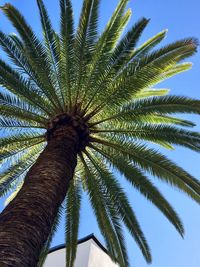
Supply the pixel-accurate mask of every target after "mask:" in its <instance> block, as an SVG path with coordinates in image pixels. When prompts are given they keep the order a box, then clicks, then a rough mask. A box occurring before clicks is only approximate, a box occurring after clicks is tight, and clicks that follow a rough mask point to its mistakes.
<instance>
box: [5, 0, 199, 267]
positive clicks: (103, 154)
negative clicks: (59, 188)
mask: <svg viewBox="0 0 200 267" xmlns="http://www.w3.org/2000/svg"><path fill="white" fill-rule="evenodd" d="M99 2H100V0H85V1H84V3H83V7H82V11H81V15H80V21H79V24H78V27H77V29H76V30H75V29H74V21H73V10H72V5H71V2H70V0H60V31H59V32H55V31H54V29H53V28H52V24H51V21H50V19H49V16H48V13H47V10H46V8H45V6H44V3H43V2H42V0H37V4H38V8H39V12H40V18H41V24H42V31H43V34H44V39H43V41H41V40H40V39H38V38H37V36H36V35H35V33H34V32H33V30H32V29H31V27H30V26H29V25H28V24H27V22H26V21H25V19H24V17H23V16H22V15H21V14H20V12H19V11H18V10H17V9H16V8H15V7H13V6H12V5H11V4H5V5H4V6H3V7H1V10H2V11H3V12H4V13H5V15H6V16H7V17H8V19H9V20H10V21H11V23H12V24H13V26H14V27H15V28H16V30H17V32H18V35H14V34H10V35H7V34H5V33H3V32H2V31H0V45H1V47H2V49H3V50H4V51H5V52H6V53H7V55H8V57H9V61H10V63H11V64H8V63H6V62H5V61H3V60H2V59H0V85H1V86H2V87H4V89H3V90H1V91H0V108H1V116H0V128H1V134H3V138H2V139H1V141H0V149H1V156H0V161H1V163H2V171H1V177H0V194H1V196H3V195H5V194H7V193H8V192H10V191H11V192H13V193H12V194H11V196H10V197H9V199H8V201H10V200H12V199H13V198H14V197H15V196H16V194H17V191H18V190H20V188H21V186H22V185H23V180H24V177H25V175H26V173H27V171H28V170H29V168H30V167H31V166H32V165H33V164H34V162H35V161H36V159H37V157H38V155H39V154H40V152H41V151H42V150H43V149H44V147H45V146H46V144H47V143H48V136H49V135H51V134H53V131H54V129H55V128H56V127H61V125H62V124H64V123H65V121H66V120H68V119H70V120H71V121H72V123H73V125H74V127H75V128H76V129H77V131H78V132H79V137H80V144H79V153H78V164H77V168H76V172H75V174H74V179H73V182H72V183H71V187H70V190H69V192H68V194H67V196H66V203H65V211H66V244H67V256H66V262H67V263H66V266H72V265H73V262H74V259H75V255H76V244H77V235H78V226H79V217H80V214H79V213H80V205H81V190H85V191H86V192H87V194H88V196H89V200H90V201H91V205H92V208H93V210H94V214H95V215H96V218H97V221H98V225H99V227H100V230H101V232H102V235H103V236H104V238H105V242H106V245H107V248H108V251H109V253H110V255H111V257H112V259H113V260H115V261H117V262H118V263H119V265H120V266H124V267H125V266H129V263H128V257H127V252H126V247H125V245H124V238H123V233H122V223H123V224H124V225H125V226H126V227H127V228H128V230H129V231H130V234H131V235H132V237H133V238H134V239H135V241H136V242H137V244H138V246H139V247H140V249H141V251H142V253H143V255H144V257H145V259H146V260H147V262H151V253H150V249H149V246H148V244H147V242H146V239H145V237H144V234H143V232H142V230H141V228H140V225H139V223H138V221H137V218H136V216H135V213H134V211H133V209H132V207H131V205H130V203H129V200H128V199H127V197H126V194H125V192H124V191H123V189H122V187H121V185H120V184H119V182H118V180H117V179H116V177H115V174H116V172H115V170H117V171H119V172H120V173H121V175H123V176H124V177H125V178H126V179H127V180H128V181H129V182H130V184H131V185H132V186H133V187H135V188H136V189H138V190H139V192H140V193H141V194H142V195H144V196H145V197H146V198H147V199H148V200H149V201H150V202H152V203H153V204H154V205H155V206H156V207H157V208H158V209H159V210H160V211H161V212H162V213H163V214H164V215H165V216H166V218H167V219H168V220H169V221H170V222H171V223H172V224H173V225H174V227H175V228H176V229H177V231H178V232H179V233H180V234H181V235H183V234H184V229H183V225H182V223H181V221H180V219H179V217H178V215H177V213H176V212H175V211H174V209H173V208H172V207H171V205H170V204H169V203H168V201H167V200H166V199H165V198H164V197H163V195H162V194H161V193H160V192H159V190H158V189H157V188H156V187H155V186H154V185H153V184H152V182H151V181H150V180H149V178H148V174H150V175H153V176H155V177H156V178H158V179H160V180H162V181H163V182H166V183H168V184H169V185H170V186H172V187H175V188H178V189H179V190H180V191H183V192H184V193H186V194H187V195H188V196H190V197H191V198H192V199H194V200H195V201H197V202H198V203H200V183H199V181H198V180H197V179H195V178H194V177H192V176H191V175H190V174H188V173H187V172H186V171H185V170H183V169H182V168H181V167H179V166H177V165H176V164H175V163H173V162H172V161H171V160H169V159H168V158H167V157H165V156H164V155H163V154H161V153H159V152H158V151H157V150H155V149H152V146H149V144H150V143H154V144H158V145H161V146H164V147H166V148H173V145H180V146H184V147H187V148H189V149H192V150H195V151H199V150H200V135H199V134H198V133H197V132H193V131H190V130H188V129H187V128H183V127H192V126H194V124H193V123H192V122H190V121H186V120H183V119H180V118H177V117H176V115H177V114H178V113H194V114H199V113H200V102H199V101H198V100H194V99H192V98H186V97H182V96H174V95H170V96H166V95H167V93H168V91H167V90H164V89H156V88H155V87H154V86H155V85H157V84H158V83H160V82H162V81H163V80H165V79H167V78H169V77H171V76H174V75H175V74H178V73H180V72H183V71H186V70H188V69H190V67H191V64H190V63H183V62H182V61H183V60H184V59H185V58H187V57H189V56H192V55H193V54H194V53H195V52H196V47H197V41H196V40H195V39H194V38H188V39H184V40H180V41H176V42H174V43H172V44H169V45H167V46H164V47H162V48H159V49H155V47H156V45H158V44H159V43H160V42H161V41H162V40H163V39H164V38H165V36H166V33H167V31H166V30H164V31H162V32H160V33H158V34H157V35H155V36H153V37H152V38H151V39H149V40H147V41H146V42H145V43H143V44H142V45H138V41H139V39H140V36H141V34H142V32H143V31H144V29H145V28H146V26H147V24H148V22H149V20H147V19H145V18H142V19H141V20H139V21H138V22H137V23H136V24H135V25H133V26H132V27H131V28H130V29H129V31H127V32H126V34H125V35H124V37H121V36H122V32H123V31H124V29H125V26H126V25H127V23H128V21H129V19H130V17H131V10H126V5H127V2H128V0H120V1H119V3H118V6H117V7H116V9H115V11H114V13H113V15H112V17H111V18H110V20H109V22H108V23H107V25H106V27H105V29H104V30H103V32H102V33H101V34H99V33H98V31H97V24H98V13H99V12H98V10H99V4H100V3H99ZM58 217H59V216H58ZM58 221H59V220H58V218H57V219H56V222H55V225H54V227H53V229H52V234H51V235H50V236H49V239H48V241H47V243H46V246H45V248H44V250H43V252H42V253H41V262H40V263H39V266H42V262H43V261H44V258H45V255H46V252H47V251H48V247H49V245H50V242H51V238H52V235H53V232H54V231H55V229H56V225H57V222H58Z"/></svg>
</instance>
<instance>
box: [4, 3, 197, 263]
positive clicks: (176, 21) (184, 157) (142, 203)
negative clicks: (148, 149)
mask: <svg viewBox="0 0 200 267" xmlns="http://www.w3.org/2000/svg"><path fill="white" fill-rule="evenodd" d="M6 2H10V3H12V4H14V5H15V6H17V7H18V8H19V9H20V10H21V11H22V13H23V14H25V16H26V18H27V20H28V21H29V23H30V24H31V25H32V26H33V28H34V29H35V31H36V32H37V33H38V34H39V35H41V31H40V23H39V17H38V10H37V6H36V0H10V1H0V5H3V4H4V3H6ZM44 2H45V3H46V4H47V6H48V9H49V11H50V14H51V17H52V20H53V22H54V25H55V27H58V23H59V20H58V0H46V1H45V0H44ZM72 2H73V5H74V11H75V17H76V21H77V19H78V14H79V12H80V8H81V3H82V1H80V0H73V1H72ZM117 2H118V0H102V1H101V10H100V11H101V12H100V26H99V29H100V30H101V29H102V28H103V26H104V25H105V24H106V22H107V20H108V18H109V17H110V15H111V13H112V11H113V10H114V8H115V6H116V4H117ZM129 7H131V9H132V11H133V16H132V19H131V22H130V23H129V26H130V25H131V24H132V23H134V22H135V21H136V20H137V19H139V18H140V17H142V16H144V17H147V18H150V19H151V22H150V24H149V26H148V27H147V29H146V31H145V33H144V34H143V37H142V39H141V41H145V40H146V39H147V38H149V37H151V36H153V35H154V34H156V33H158V32H159V31H161V30H163V29H166V28H167V29H169V32H168V37H167V38H166V39H165V40H164V41H163V44H166V43H169V42H172V41H175V40H177V39H181V38H184V37H189V36H195V37H197V38H199V39H200V28H199V25H200V15H199V14H200V13H199V10H200V1H199V0H190V1H188V0H176V1H174V0H167V1H160V0H134V1H132V0H130V4H129ZM0 29H1V30H4V31H5V32H13V31H14V30H13V28H12V27H11V26H10V24H9V23H8V21H7V20H6V19H5V18H4V17H3V14H2V13H0ZM0 55H1V56H2V57H4V54H3V52H0ZM190 61H192V62H193V63H194V66H193V69H192V70H190V71H189V72H187V73H183V74H180V75H178V76H176V77H174V78H172V79H170V80H167V81H166V82H164V83H163V84H162V85H161V86H160V87H161V88H170V89H171V93H172V94H181V95H186V96H191V97H196V98H199V91H200V57H199V53H198V54H197V55H196V56H194V57H193V58H191V59H190ZM187 118H189V119H193V120H194V121H195V122H196V123H197V124H198V125H199V126H198V127H196V129H195V130H196V131H198V130H199V129H200V119H199V117H197V116H187ZM162 152H163V150H162ZM164 152H165V153H166V154H167V155H168V156H169V157H170V158H171V159H173V160H174V161H175V162H177V163H178V164H179V165H181V166H183V167H184V168H185V169H186V170H187V171H189V172H190V173H191V174H193V175H194V176H195V177H197V178H199V177H200V166H199V165H200V155H199V154H197V153H195V152H191V151H189V150H186V149H182V148H177V149H176V151H164ZM118 178H119V179H120V181H122V182H123V185H124V189H125V191H126V192H127V194H128V196H129V199H130V201H131V203H132V205H133V207H134V209H135V211H136V214H137V216H138V218H139V220H140V222H141V225H142V227H143V230H144V232H145V234H146V237H147V240H148V242H149V244H150V245H151V249H152V255H153V263H152V265H151V266H152V267H199V266H200V230H199V229H200V207H199V206H198V205H197V204H196V203H194V202H193V201H192V200H190V199H189V198H187V197H186V196H185V195H183V194H182V193H179V192H178V191H177V190H172V189H171V188H169V187H168V186H166V185H163V184H161V183H159V182H158V181H157V180H155V184H156V185H158V186H159V188H160V189H161V191H162V192H163V194H164V195H165V196H166V197H167V198H168V199H169V200H170V202H171V203H172V204H173V205H174V207H175V208H176V210H177V211H178V213H179V214H180V217H181V218H182V220H183V222H184V226H185V230H186V235H185V238H184V240H183V239H182V238H181V237H180V236H179V235H178V234H177V233H176V231H175V230H174V229H173V227H172V226H171V225H170V224H169V223H168V222H167V221H166V219H165V218H164V217H163V215H162V214H161V213H160V212H159V211H158V210H157V209H156V208H154V207H153V206H152V205H151V204H150V203H148V202H147V201H146V200H145V199H144V198H143V197H142V196H140V195H139V193H137V192H136V191H135V190H134V189H132V188H130V186H129V185H128V184H127V183H126V182H125V181H124V179H123V178H122V177H119V176H118ZM199 179H200V178H199ZM0 208H1V209H2V208H3V200H2V201H0ZM62 225H63V222H62ZM90 233H95V235H96V236H97V237H98V238H99V240H100V241H102V242H103V239H102V236H101V234H100V232H99V230H98V227H97V224H96V221H95V218H94V216H93V213H92V211H91V209H90V206H89V205H88V201H87V197H86V196H84V198H83V203H82V212H81V225H80V233H79V236H80V237H84V236H86V235H88V234H90ZM125 236H126V241H127V247H128V251H129V257H130V262H131V267H146V266H147V264H146V263H145V261H144V259H143V257H142V255H141V253H140V251H139V249H138V248H137V246H136V244H135V243H134V241H133V240H132V238H131V237H130V235H129V234H128V232H127V231H125ZM63 242H64V231H63V227H62V226H61V227H60V228H59V231H58V233H57V234H56V236H55V238H54V241H53V246H54V245H58V244H61V243H63Z"/></svg>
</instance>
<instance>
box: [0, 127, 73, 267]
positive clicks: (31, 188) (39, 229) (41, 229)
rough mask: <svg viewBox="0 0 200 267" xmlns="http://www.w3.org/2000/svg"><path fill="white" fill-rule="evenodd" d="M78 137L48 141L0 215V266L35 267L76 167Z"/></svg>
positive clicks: (61, 137) (59, 137) (57, 138)
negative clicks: (15, 195)
mask: <svg viewBox="0 0 200 267" xmlns="http://www.w3.org/2000/svg"><path fill="white" fill-rule="evenodd" d="M77 144H78V137H77V135H76V133H75V131H74V133H73V134H72V133H71V132H70V131H69V135H68V136H66V135H65V136H57V137H56V138H54V139H52V140H50V141H49V142H48V144H47V146H46V148H45V149H44V151H43V152H42V153H41V155H40V156H39V158H38V159H37V161H36V163H35V164H34V165H33V166H32V168H31V169H30V170H29V172H28V174H27V176H26V179H25V183H24V185H23V187H22V189H21V190H20V192H19V193H18V195H17V197H16V198H15V199H14V200H13V201H12V202H11V203H10V204H9V205H8V206H7V207H6V208H5V210H4V211H3V212H2V214H1V215H0V266H1V267H8V266H9V267H11V266H12V267H36V266H37V262H38V259H39V255H40V252H41V250H42V247H43V245H44V244H45V241H46V240H47V237H48V235H49V233H50V230H51V227H52V224H53V222H54V219H55V217H56V214H57V211H58V208H59V206H60V205H61V203H62V202H63V200H64V198H65V196H66V192H67V189H68V187H69V182H70V180H71V179H72V178H73V173H74V169H75V167H76V163H77Z"/></svg>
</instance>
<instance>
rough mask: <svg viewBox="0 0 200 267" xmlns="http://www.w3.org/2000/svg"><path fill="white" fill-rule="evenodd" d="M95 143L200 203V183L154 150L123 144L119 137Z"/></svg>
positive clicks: (99, 140) (132, 144) (129, 143)
mask: <svg viewBox="0 0 200 267" xmlns="http://www.w3.org/2000/svg"><path fill="white" fill-rule="evenodd" d="M113 139H114V142H113ZM107 140H109V138H107ZM94 142H97V143H99V144H103V145H104V146H106V147H108V149H106V147H105V148H102V149H103V150H104V149H105V151H109V150H110V151H111V152H112V153H116V152H117V153H118V154H121V155H122V156H123V157H125V158H126V159H127V160H131V161H132V162H133V163H134V164H136V165H137V166H139V167H140V168H142V169H143V170H145V171H148V172H149V173H151V174H152V175H154V176H156V177H158V178H159V179H161V180H163V181H164V182H166V183H168V184H170V185H171V186H174V187H177V188H179V189H180V190H181V191H183V192H184V193H186V194H187V195H188V196H190V197H191V198H192V199H194V200H195V201H197V202H198V203H199V202H200V182H199V181H198V180H197V179H196V178H194V177H192V176H191V175H190V174H189V173H187V172H186V171H185V170H183V169H182V168H181V167H179V166H177V165H176V164H175V163H173V162H172V161H170V160H169V159H168V158H167V157H165V156H164V155H162V154H161V153H158V152H157V151H155V150H154V149H149V148H147V147H146V146H144V145H140V144H136V143H131V142H122V141H121V140H118V138H117V137H116V138H112V140H110V141H105V140H102V139H97V138H95V139H94Z"/></svg>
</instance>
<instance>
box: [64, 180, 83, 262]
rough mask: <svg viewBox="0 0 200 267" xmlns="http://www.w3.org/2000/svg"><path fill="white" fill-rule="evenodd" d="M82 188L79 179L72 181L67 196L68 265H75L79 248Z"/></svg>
mask: <svg viewBox="0 0 200 267" xmlns="http://www.w3.org/2000/svg"><path fill="white" fill-rule="evenodd" d="M80 206H81V188H80V183H79V182H78V181H72V182H71V184H70V188H69V190H68V193H67V198H66V227H65V232H66V234H65V238H66V241H65V242H66V267H73V266H74V261H75V257H76V250H77V245H78V244H77V239H78V228H79V221H80Z"/></svg>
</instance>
